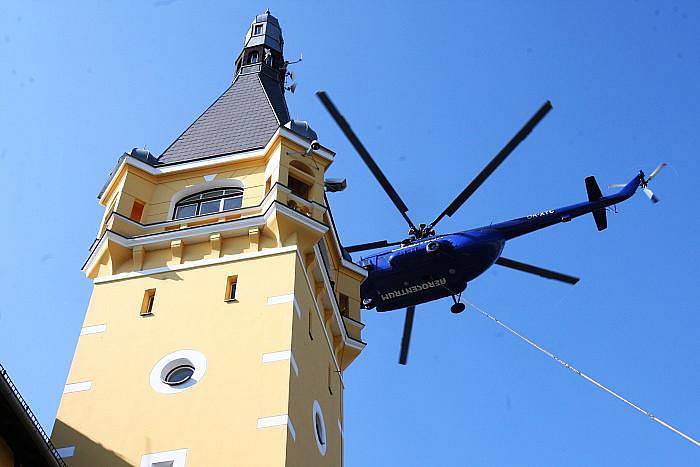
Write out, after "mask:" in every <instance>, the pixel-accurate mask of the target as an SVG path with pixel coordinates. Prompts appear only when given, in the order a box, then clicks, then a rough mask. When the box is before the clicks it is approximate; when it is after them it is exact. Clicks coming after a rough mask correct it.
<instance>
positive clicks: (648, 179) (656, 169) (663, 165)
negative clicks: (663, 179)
mask: <svg viewBox="0 0 700 467" xmlns="http://www.w3.org/2000/svg"><path fill="white" fill-rule="evenodd" d="M667 165H668V164H667V163H665V162H662V163H661V164H659V165H658V166H657V167H656V168H655V169H654V171H653V172H652V173H651V174H650V175H649V178H647V183H649V182H650V181H651V179H652V178H654V177H656V176H657V175H658V174H659V172H661V169H663V168H664V167H666V166H667Z"/></svg>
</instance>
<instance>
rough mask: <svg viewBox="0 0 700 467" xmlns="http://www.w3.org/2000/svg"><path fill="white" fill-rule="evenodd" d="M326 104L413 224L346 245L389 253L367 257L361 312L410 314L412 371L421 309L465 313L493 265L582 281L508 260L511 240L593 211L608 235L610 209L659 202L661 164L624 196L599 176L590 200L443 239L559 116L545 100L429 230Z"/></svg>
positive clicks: (321, 94)
mask: <svg viewBox="0 0 700 467" xmlns="http://www.w3.org/2000/svg"><path fill="white" fill-rule="evenodd" d="M316 95H317V96H318V98H319V99H320V100H321V103H322V104H323V106H324V107H325V108H326V110H327V111H328V113H329V114H330V115H331V117H332V118H333V120H334V121H335V122H336V124H337V125H338V126H339V127H340V129H341V131H342V132H343V133H344V134H345V136H346V137H347V139H348V140H349V141H350V143H351V144H352V146H353V147H354V148H355V150H356V151H357V153H358V154H359V155H360V157H361V158H362V160H363V161H364V163H365V164H366V165H367V167H368V168H369V170H370V172H372V174H373V175H374V177H375V178H376V179H377V181H378V182H379V184H380V185H381V187H382V188H383V189H384V191H385V192H386V194H387V195H388V196H389V198H390V199H391V201H392V202H393V204H394V205H395V206H396V208H397V209H398V211H399V213H400V214H401V215H402V216H403V218H404V220H405V221H406V223H407V224H408V226H409V230H408V235H409V236H408V238H406V239H403V240H400V241H396V242H388V241H386V240H381V241H375V242H369V243H363V244H359V245H353V246H348V247H345V250H346V251H347V252H348V253H355V252H360V251H367V250H374V249H379V248H387V247H396V248H389V249H385V250H383V251H380V252H379V253H375V254H372V255H370V256H366V257H363V258H361V259H360V261H359V264H360V266H361V267H363V268H364V269H365V270H367V272H368V275H367V279H366V280H365V281H364V282H363V283H362V285H361V287H360V297H361V307H362V308H364V309H372V308H375V309H376V310H377V311H379V312H386V311H392V310H397V309H401V308H406V317H405V320H404V329H403V336H402V339H401V350H400V354H399V363H400V364H402V365H405V364H406V362H407V359H408V349H409V345H410V339H411V331H412V328H413V320H414V316H415V310H416V305H419V304H421V303H426V302H431V301H434V300H438V299H441V298H444V297H452V301H453V304H452V306H451V307H450V311H451V312H452V313H455V314H457V313H461V312H462V311H464V309H465V305H464V304H463V303H462V302H461V295H462V292H463V291H464V290H465V289H466V287H467V284H468V283H469V282H470V281H472V280H474V279H476V278H477V277H478V276H480V275H481V274H483V273H484V272H485V271H486V270H488V269H489V268H490V267H491V266H493V265H494V264H497V265H499V266H503V267H507V268H511V269H516V270H519V271H522V272H527V273H531V274H536V275H538V276H541V277H544V278H547V279H553V280H557V281H560V282H564V283H566V284H571V285H574V284H576V283H577V282H578V281H579V278H578V277H574V276H570V275H568V274H563V273H560V272H556V271H552V270H549V269H545V268H541V267H538V266H533V265H531V264H527V263H523V262H520V261H516V260H513V259H509V258H506V257H503V256H501V253H502V252H503V248H504V246H505V244H506V242H507V241H509V240H512V239H514V238H517V237H520V236H522V235H526V234H529V233H532V232H534V231H537V230H540V229H544V228H546V227H550V226H553V225H555V224H559V223H562V222H569V221H571V220H572V219H574V218H576V217H579V216H583V215H584V214H588V213H591V214H592V215H593V219H594V221H595V224H596V227H597V228H598V230H599V231H602V230H605V229H606V228H607V226H608V223H607V215H606V211H607V209H609V208H611V207H612V206H614V205H616V204H618V203H621V202H623V201H625V200H627V199H629V198H631V197H632V195H634V194H635V192H636V191H637V189H638V188H640V187H641V188H642V190H643V192H644V193H645V194H646V195H647V197H648V198H649V199H650V200H651V201H652V202H653V203H657V202H658V201H659V199H658V197H657V196H656V195H655V194H654V193H653V192H652V191H651V190H650V189H649V187H648V185H649V182H650V181H651V180H652V179H653V178H654V177H656V176H657V175H658V173H659V172H660V171H661V170H662V169H663V168H664V167H665V166H666V165H667V164H666V163H662V164H660V165H659V166H658V167H656V169H654V170H653V171H652V172H651V174H650V175H649V176H648V177H647V176H646V175H645V174H644V172H643V171H641V170H640V171H639V173H638V174H637V175H635V177H634V178H633V179H632V180H630V181H629V182H628V183H627V184H622V185H610V187H611V188H612V187H617V188H621V189H620V190H619V191H618V192H617V193H614V194H611V195H607V196H603V193H602V192H601V190H600V187H599V186H598V183H597V181H596V179H595V177H593V176H589V177H586V179H585V186H586V192H587V194H588V201H584V202H581V203H577V204H572V205H570V206H565V207H562V208H558V209H547V210H544V211H538V212H535V213H532V214H529V215H527V216H524V217H519V218H517V219H512V220H509V221H505V222H501V223H497V224H490V225H487V226H483V227H477V228H475V229H471V230H465V231H461V232H455V233H449V234H443V235H437V234H436V231H435V227H436V225H437V224H438V223H439V222H440V221H441V220H442V219H443V218H444V217H445V216H449V217H452V216H453V215H454V214H455V212H457V210H458V209H459V208H460V207H461V206H462V205H463V204H464V203H465V201H467V199H468V198H469V197H470V196H471V195H473V194H474V192H475V191H476V190H477V189H478V188H479V187H480V186H481V185H482V184H483V183H484V181H486V179H487V178H488V177H489V176H490V175H491V174H492V173H493V172H494V171H495V170H496V169H497V168H498V166H499V165H500V164H501V163H502V162H503V161H504V160H505V159H506V158H507V157H508V156H509V155H510V154H511V153H512V152H513V151H514V150H515V148H516V147H517V146H518V145H519V144H520V143H521V142H522V141H523V140H525V138H527V136H528V135H529V134H530V133H531V132H532V130H533V129H534V128H535V126H537V124H538V123H540V122H541V121H542V119H544V117H545V116H546V115H547V114H548V113H549V111H550V110H552V104H551V102H550V101H546V102H545V103H544V104H543V105H542V106H541V107H540V108H539V109H538V110H537V112H535V113H534V114H533V116H532V117H531V118H530V119H529V120H528V121H527V122H526V123H525V125H523V127H522V128H521V129H520V130H519V131H518V132H517V133H516V134H515V136H513V137H512V138H511V139H510V141H508V143H507V144H506V145H505V146H504V147H503V148H502V149H501V150H500V151H499V152H498V153H497V154H496V155H495V156H494V157H493V159H492V160H491V161H490V162H489V163H488V164H487V165H486V166H485V167H484V168H483V169H482V170H481V172H479V174H478V175H477V176H476V177H475V178H474V179H473V180H472V181H471V182H470V183H469V185H467V187H466V188H465V189H464V190H463V191H462V192H461V193H460V194H459V195H457V197H456V198H455V199H454V200H453V201H452V202H451V203H450V204H449V205H448V206H447V208H445V210H444V211H442V212H441V213H440V215H438V216H437V217H436V218H435V219H434V220H433V221H432V222H430V223H429V224H419V225H418V226H416V225H415V224H414V223H413V221H412V220H411V218H410V217H409V216H408V214H407V213H408V207H407V206H406V204H405V203H404V202H403V200H402V199H401V197H400V196H399V194H398V193H397V192H396V190H395V189H394V187H393V186H392V185H391V183H390V182H389V180H388V179H387V178H386V176H385V175H384V173H383V172H382V170H381V169H380V168H379V166H378V165H377V163H376V162H375V161H374V159H373V158H372V156H371V155H370V154H369V152H368V151H367V149H366V148H365V147H364V145H363V144H362V142H361V141H360V140H359V138H358V137H357V135H356V134H355V133H354V131H353V130H352V128H351V127H350V125H349V124H348V122H347V120H345V118H344V117H343V116H342V114H341V113H340V112H339V111H338V109H337V107H336V106H335V104H334V103H333V102H332V101H331V99H330V97H329V96H328V94H327V93H326V92H325V91H318V92H317V93H316Z"/></svg>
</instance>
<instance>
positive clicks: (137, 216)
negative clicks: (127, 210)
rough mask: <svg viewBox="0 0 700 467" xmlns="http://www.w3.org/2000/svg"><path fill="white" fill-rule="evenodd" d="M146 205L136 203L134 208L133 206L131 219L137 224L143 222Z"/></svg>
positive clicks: (139, 202)
mask: <svg viewBox="0 0 700 467" xmlns="http://www.w3.org/2000/svg"><path fill="white" fill-rule="evenodd" d="M145 206H146V205H145V204H144V203H142V202H141V201H134V204H133V206H131V214H130V215H129V219H131V220H132V221H136V222H141V217H142V216H143V208H144V207H145Z"/></svg>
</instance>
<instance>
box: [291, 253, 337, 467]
mask: <svg viewBox="0 0 700 467" xmlns="http://www.w3.org/2000/svg"><path fill="white" fill-rule="evenodd" d="M296 277H297V278H299V280H297V281H296V288H295V296H296V298H297V302H298V303H299V304H300V308H301V309H302V317H301V319H295V320H294V323H293V326H294V327H293V332H292V335H293V340H292V353H293V354H294V357H295V358H296V361H297V364H298V365H299V374H300V377H298V378H295V377H292V378H291V380H290V386H289V393H290V397H289V415H290V417H291V418H292V420H293V421H294V427H295V429H296V434H297V436H296V442H295V443H293V444H291V443H288V448H287V452H288V462H287V464H286V465H288V466H311V465H312V466H319V467H321V466H327V467H338V466H340V465H341V460H342V456H341V454H342V438H341V436H340V431H339V429H338V420H339V419H341V420H342V412H341V410H342V384H341V379H340V376H339V375H338V373H337V372H336V367H335V364H334V362H333V356H332V351H331V349H330V347H329V345H328V341H327V340H326V336H325V335H324V331H323V330H324V323H323V322H322V321H321V320H320V319H319V316H318V314H317V312H316V311H315V309H314V306H313V296H312V293H311V291H310V290H309V287H308V284H307V282H306V280H305V279H303V277H304V271H303V266H302V264H301V261H297V264H296ZM302 279H303V280H302ZM309 320H311V335H312V336H313V339H312V338H311V337H309ZM329 366H330V368H331V388H332V389H333V394H331V393H330V392H329V391H328V368H329ZM314 400H316V401H318V403H319V405H320V406H321V409H322V412H323V417H324V419H325V423H326V439H327V448H326V453H325V455H323V456H322V455H321V453H320V451H319V449H318V446H317V444H316V440H315V436H314V432H313V430H314V425H313V403H314Z"/></svg>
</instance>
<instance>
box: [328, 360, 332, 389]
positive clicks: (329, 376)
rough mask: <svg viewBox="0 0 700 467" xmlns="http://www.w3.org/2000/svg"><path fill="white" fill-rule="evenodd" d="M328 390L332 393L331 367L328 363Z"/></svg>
mask: <svg viewBox="0 0 700 467" xmlns="http://www.w3.org/2000/svg"><path fill="white" fill-rule="evenodd" d="M328 392H329V394H330V395H331V396H332V395H333V369H332V368H331V366H330V365H328Z"/></svg>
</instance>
